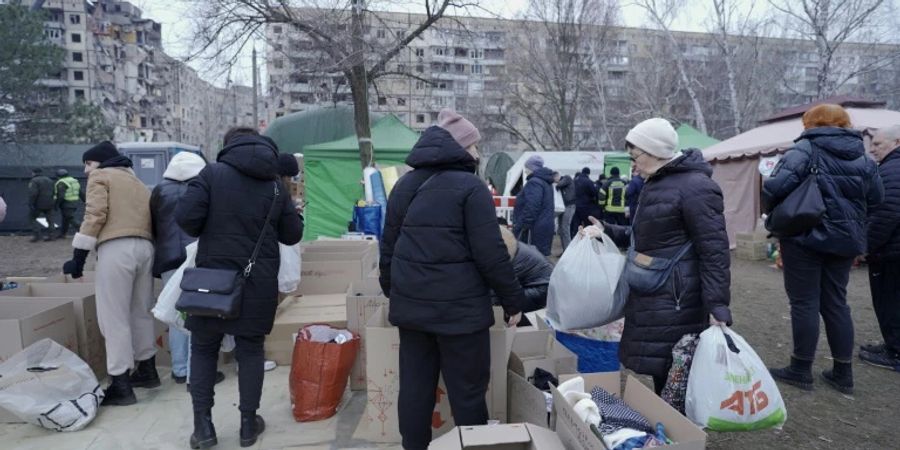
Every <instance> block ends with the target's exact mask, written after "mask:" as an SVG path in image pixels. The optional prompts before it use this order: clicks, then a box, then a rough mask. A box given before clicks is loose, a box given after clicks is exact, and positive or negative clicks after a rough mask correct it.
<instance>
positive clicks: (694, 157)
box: [653, 148, 713, 177]
mask: <svg viewBox="0 0 900 450" xmlns="http://www.w3.org/2000/svg"><path fill="white" fill-rule="evenodd" d="M687 172H700V173H702V174H705V175H706V176H708V177H711V176H712V174H713V170H712V166H711V165H709V163H708V162H706V160H705V159H703V152H701V151H700V150H698V149H696V148H689V149H687V150H685V151H684V152H683V153H682V155H681V156H679V157H677V158H675V159H673V160H672V161H670V162H669V163H668V164H666V165H665V166H663V167H662V168H661V169H659V172H657V173H656V175H653V177H661V176H665V175H670V174H675V173H687Z"/></svg>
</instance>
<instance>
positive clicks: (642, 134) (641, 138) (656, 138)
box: [625, 117, 678, 159]
mask: <svg viewBox="0 0 900 450" xmlns="http://www.w3.org/2000/svg"><path fill="white" fill-rule="evenodd" d="M625 140H626V141H627V142H628V143H630V144H631V145H634V146H635V147H637V148H639V149H641V150H643V151H644V152H646V153H649V154H651V155H653V156H655V157H657V158H659V159H672V158H673V157H675V149H676V148H678V133H676V132H675V128H672V124H671V123H669V121H668V120H666V119H661V118H659V117H654V118H652V119H647V120H645V121H643V122H641V123H639V124H637V125H635V126H634V128H632V129H631V130H629V131H628V135H627V136H625Z"/></svg>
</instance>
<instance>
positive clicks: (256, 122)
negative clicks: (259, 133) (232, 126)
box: [253, 45, 259, 128]
mask: <svg viewBox="0 0 900 450" xmlns="http://www.w3.org/2000/svg"><path fill="white" fill-rule="evenodd" d="M257 70H259V69H257V67H256V46H255V45H254V46H253V128H258V127H259V98H258V97H257V95H258V92H259V74H258V73H257Z"/></svg>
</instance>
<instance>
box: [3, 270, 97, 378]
mask: <svg viewBox="0 0 900 450" xmlns="http://www.w3.org/2000/svg"><path fill="white" fill-rule="evenodd" d="M94 292H95V291H94V284H93V283H34V284H30V285H27V286H22V287H20V288H18V289H13V290H11V291H3V292H0V299H2V298H3V297H14V296H15V297H56V298H70V299H71V301H72V306H73V307H74V308H75V328H76V330H77V332H78V356H80V357H81V359H83V360H84V361H85V362H86V363H87V364H88V366H90V367H91V370H93V371H94V373H95V374H96V375H97V379H98V380H102V379H103V378H104V377H105V376H106V342H105V341H104V340H103V334H102V333H101V332H100V324H99V322H98V320H97V299H96V297H95V295H94Z"/></svg>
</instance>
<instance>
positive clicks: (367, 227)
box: [353, 205, 381, 240]
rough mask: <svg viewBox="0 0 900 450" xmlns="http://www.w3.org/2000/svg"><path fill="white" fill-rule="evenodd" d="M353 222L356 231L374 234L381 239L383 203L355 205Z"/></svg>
mask: <svg viewBox="0 0 900 450" xmlns="http://www.w3.org/2000/svg"><path fill="white" fill-rule="evenodd" d="M353 223H354V224H355V225H356V231H360V232H363V233H365V234H369V235H373V236H375V237H377V238H378V240H381V205H369V206H354V207H353Z"/></svg>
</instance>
